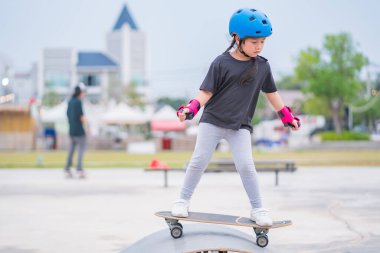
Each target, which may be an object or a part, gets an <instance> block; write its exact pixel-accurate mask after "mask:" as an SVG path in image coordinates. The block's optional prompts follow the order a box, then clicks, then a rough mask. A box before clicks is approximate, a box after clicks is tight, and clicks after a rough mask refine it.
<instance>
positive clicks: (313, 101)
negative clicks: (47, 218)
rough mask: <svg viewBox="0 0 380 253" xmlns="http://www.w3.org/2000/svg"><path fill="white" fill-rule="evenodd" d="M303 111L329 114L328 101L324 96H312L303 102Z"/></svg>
mask: <svg viewBox="0 0 380 253" xmlns="http://www.w3.org/2000/svg"><path fill="white" fill-rule="evenodd" d="M302 108H303V111H304V112H305V113H306V114H310V115H328V114H329V107H328V101H326V99H322V98H316V97H312V98H309V99H307V100H306V101H304V102H303V105H302Z"/></svg>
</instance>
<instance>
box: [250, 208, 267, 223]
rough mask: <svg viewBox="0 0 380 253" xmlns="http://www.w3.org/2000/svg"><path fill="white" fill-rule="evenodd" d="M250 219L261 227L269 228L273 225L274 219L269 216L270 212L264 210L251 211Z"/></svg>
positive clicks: (254, 209) (255, 209)
mask: <svg viewBox="0 0 380 253" xmlns="http://www.w3.org/2000/svg"><path fill="white" fill-rule="evenodd" d="M250 218H251V220H252V221H254V222H256V224H257V225H259V226H264V227H269V226H272V224H273V221H272V218H271V217H270V216H269V212H268V211H267V210H266V209H264V208H253V209H252V210H251V216H250Z"/></svg>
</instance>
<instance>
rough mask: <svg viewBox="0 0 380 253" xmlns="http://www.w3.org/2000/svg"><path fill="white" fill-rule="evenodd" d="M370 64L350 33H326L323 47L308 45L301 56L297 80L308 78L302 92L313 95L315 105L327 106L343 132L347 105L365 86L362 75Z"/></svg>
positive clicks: (298, 63)
mask: <svg viewBox="0 0 380 253" xmlns="http://www.w3.org/2000/svg"><path fill="white" fill-rule="evenodd" d="M367 64H368V59H367V58H366V57H365V56H364V55H363V54H361V53H359V52H357V50H356V47H355V45H354V43H353V40H352V38H351V36H350V35H349V34H348V33H340V34H337V35H326V37H325V38H324V43H323V48H322V49H316V48H307V49H305V50H302V51H301V52H300V53H299V55H298V59H297V65H296V68H295V72H296V77H297V79H298V80H300V81H306V85H305V87H304V88H303V91H304V92H305V93H307V94H311V95H312V96H311V99H314V101H313V102H311V103H312V104H313V103H314V104H326V105H327V108H329V110H324V111H325V114H324V115H325V116H330V117H332V119H333V122H334V126H335V130H336V131H337V132H341V128H342V119H341V115H342V111H343V109H344V106H346V105H349V104H351V103H352V102H354V101H355V100H356V99H357V97H358V94H359V93H360V91H361V90H362V89H363V85H362V84H361V82H360V80H359V74H360V71H361V69H362V68H363V67H364V66H365V65H367ZM315 100H320V101H319V102H316V101H315ZM314 108H315V109H316V110H319V109H320V108H318V107H314ZM309 109H312V107H309Z"/></svg>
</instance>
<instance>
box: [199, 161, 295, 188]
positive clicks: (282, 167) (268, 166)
mask: <svg viewBox="0 0 380 253" xmlns="http://www.w3.org/2000/svg"><path fill="white" fill-rule="evenodd" d="M254 163H255V167H256V171H257V172H274V173H275V185H276V186H277V185H278V184H279V173H280V172H294V171H296V170H297V168H296V166H295V163H294V161H287V160H273V161H255V162H254ZM205 172H236V168H235V164H234V162H233V160H213V161H211V162H210V163H209V165H208V168H207V169H206V171H205Z"/></svg>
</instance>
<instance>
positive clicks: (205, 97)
mask: <svg viewBox="0 0 380 253" xmlns="http://www.w3.org/2000/svg"><path fill="white" fill-rule="evenodd" d="M211 97H212V93H211V92H210V91H205V90H200V91H199V93H198V94H197V95H196V96H195V98H194V99H193V100H191V101H190V102H189V104H188V105H187V106H183V107H182V106H181V107H180V109H178V111H177V116H178V118H179V121H181V122H183V121H185V119H186V114H187V113H189V112H191V110H192V111H193V117H194V116H195V114H197V112H198V111H199V109H200V108H201V107H202V106H204V105H205V104H206V103H207V102H208V101H209V100H210V98H211ZM198 102H199V108H195V107H197V103H198ZM191 108H193V109H191ZM194 111H195V113H194Z"/></svg>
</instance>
